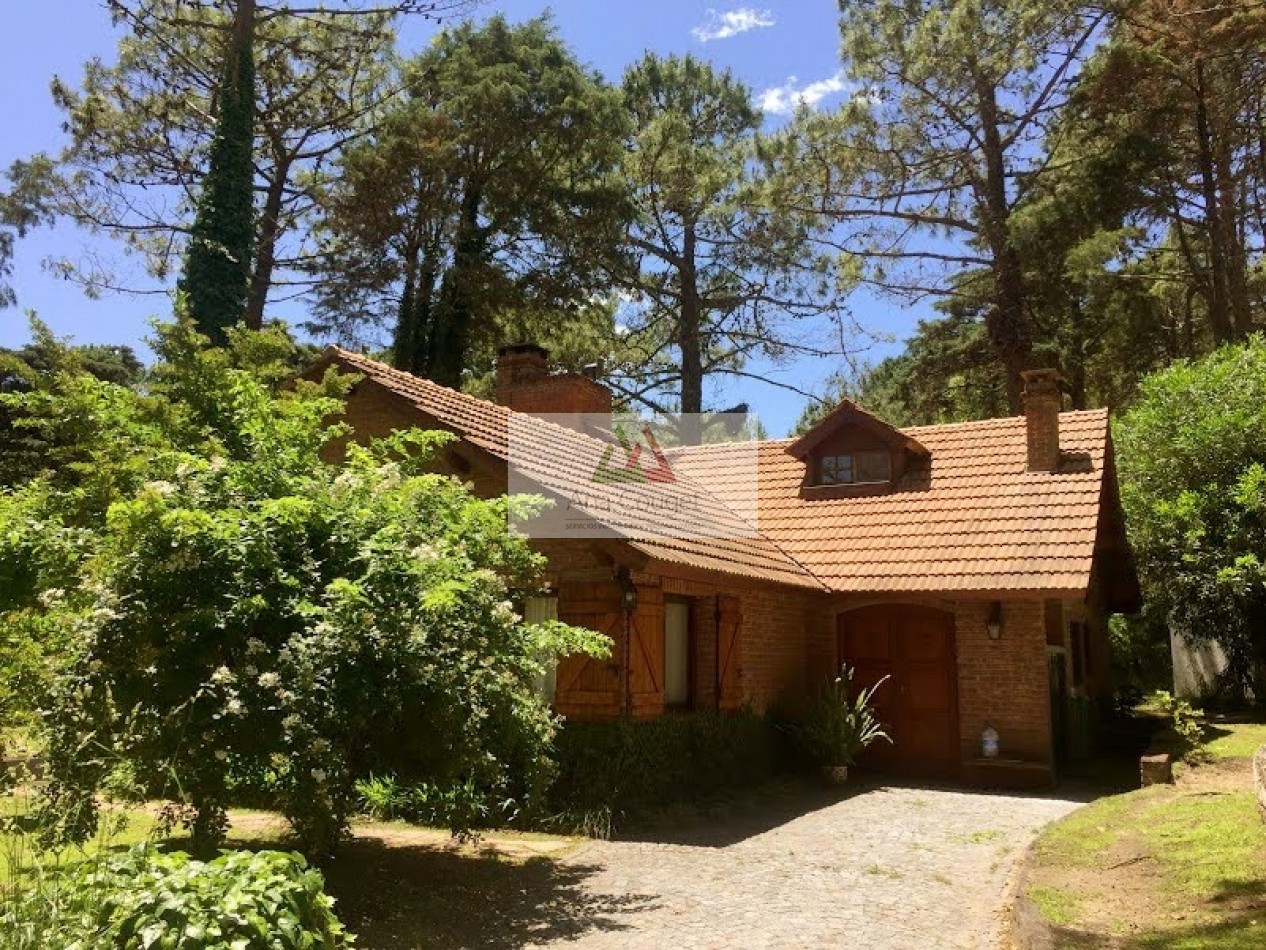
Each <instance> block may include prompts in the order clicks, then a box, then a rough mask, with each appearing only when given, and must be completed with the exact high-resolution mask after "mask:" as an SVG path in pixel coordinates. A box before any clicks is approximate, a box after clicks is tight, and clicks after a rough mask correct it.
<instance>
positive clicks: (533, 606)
mask: <svg viewBox="0 0 1266 950" xmlns="http://www.w3.org/2000/svg"><path fill="white" fill-rule="evenodd" d="M523 619H524V621H526V622H527V623H544V622H545V621H547V620H557V619H558V597H556V596H552V595H551V596H548V597H529V598H527V600H525V601H524V602H523ZM557 689H558V657H556V656H551V657H546V658H545V672H544V673H542V674H541V675H540V676H538V677H537V678H536V692H537V695H539V696H540V697H541V698H542V699H543V700H545V701H546V702H547V703H552V702H554V693H555V692H556V691H557Z"/></svg>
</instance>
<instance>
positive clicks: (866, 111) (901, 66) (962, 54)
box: [786, 0, 1106, 410]
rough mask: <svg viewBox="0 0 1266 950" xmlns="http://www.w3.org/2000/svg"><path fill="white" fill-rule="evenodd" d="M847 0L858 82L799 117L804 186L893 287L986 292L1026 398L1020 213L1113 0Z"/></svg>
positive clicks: (1015, 398) (940, 293)
mask: <svg viewBox="0 0 1266 950" xmlns="http://www.w3.org/2000/svg"><path fill="white" fill-rule="evenodd" d="M840 10H841V30H842V33H843V37H844V57H845V62H846V66H847V69H848V73H849V75H850V77H851V78H852V80H853V81H854V82H855V83H856V84H857V87H858V91H857V94H856V95H855V96H854V97H853V99H852V100H850V101H849V102H848V103H846V104H845V105H844V106H843V107H842V108H840V109H839V110H836V111H835V112H833V113H811V112H809V111H807V110H806V111H804V112H802V114H801V115H800V116H799V117H798V120H797V122H796V123H795V124H794V125H793V126H792V127H791V128H790V129H789V130H788V132H787V134H786V138H787V139H788V141H790V143H791V147H793V148H794V149H795V151H796V154H798V156H799V160H798V161H797V162H796V165H798V166H799V168H800V170H801V179H802V185H801V188H800V189H799V193H798V194H796V195H794V196H793V200H794V201H795V204H796V206H797V207H801V208H803V209H805V210H807V211H808V210H812V211H817V212H818V213H821V214H824V215H826V216H828V217H829V218H830V219H831V220H832V221H834V222H836V224H837V225H838V236H837V241H838V243H839V244H840V246H841V247H843V248H845V249H846V250H848V251H850V252H852V253H854V254H857V255H858V256H859V257H861V258H862V259H866V260H868V261H869V262H870V265H871V266H870V269H869V272H868V275H867V277H868V279H869V280H870V281H871V282H872V283H873V284H874V285H876V286H878V287H880V288H883V289H885V290H887V291H890V292H892V293H895V294H898V295H900V296H903V297H907V298H914V299H921V298H923V297H927V296H929V295H931V296H934V297H937V298H941V299H957V298H959V297H961V296H962V295H963V294H965V293H966V294H969V295H971V296H977V297H985V296H986V295H987V299H988V301H989V303H988V308H987V310H986V312H985V314H984V322H985V328H986V331H987V334H988V339H989V342H990V345H991V347H992V348H993V351H994V354H995V358H996V359H997V360H998V362H999V364H1000V365H1001V367H1002V370H1003V376H1004V380H1005V382H1006V387H1007V398H1008V403H1009V405H1010V407H1011V408H1012V409H1013V410H1018V409H1019V403H1020V380H1019V372H1020V370H1022V369H1024V368H1026V367H1027V366H1028V364H1029V363H1030V359H1031V350H1032V328H1031V321H1030V316H1029V313H1028V309H1027V290H1026V287H1025V274H1024V261H1023V259H1022V257H1021V250H1020V248H1019V247H1018V245H1017V242H1016V239H1015V238H1016V235H1015V226H1014V220H1013V217H1014V212H1015V208H1016V206H1017V204H1018V203H1019V202H1020V201H1022V200H1023V199H1024V197H1025V195H1026V194H1027V193H1028V191H1029V190H1031V189H1032V188H1034V187H1035V186H1036V185H1037V184H1038V183H1039V182H1040V181H1041V180H1042V178H1043V177H1044V176H1045V175H1046V174H1048V173H1049V171H1050V166H1049V165H1048V164H1047V163H1046V162H1045V160H1044V154H1043V143H1044V140H1045V138H1046V136H1047V132H1048V130H1049V128H1050V125H1051V123H1052V121H1053V119H1054V118H1055V117H1056V116H1057V115H1058V113H1059V110H1060V109H1061V107H1062V106H1063V104H1064V102H1065V101H1066V99H1067V96H1068V91H1069V84H1070V81H1071V80H1072V79H1073V78H1074V77H1075V76H1076V75H1077V73H1078V71H1079V69H1080V67H1081V65H1082V64H1083V62H1084V60H1085V58H1086V56H1087V55H1088V54H1089V53H1090V51H1091V50H1092V49H1093V45H1094V43H1093V41H1094V38H1095V36H1096V35H1097V32H1098V30H1099V29H1100V27H1101V24H1102V23H1103V19H1104V17H1105V16H1106V14H1105V13H1103V12H1096V11H1093V10H1091V9H1090V8H1088V7H1087V6H1085V5H1084V4H1078V3H1070V2H1057V3H1046V2H1041V3H1038V2H1021V3H1015V2H1008V3H998V2H981V0H934V2H929V3H921V4H909V3H904V2H901V0H863V2H857V3H853V2H849V3H844V2H841V4H840ZM969 276H970V277H971V278H974V280H969ZM986 277H987V283H984V284H981V286H979V287H977V286H973V284H974V283H976V282H978V281H981V280H982V279H983V278H986Z"/></svg>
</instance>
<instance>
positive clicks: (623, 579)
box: [617, 567, 637, 613]
mask: <svg viewBox="0 0 1266 950" xmlns="http://www.w3.org/2000/svg"><path fill="white" fill-rule="evenodd" d="M617 579H618V580H619V582H620V606H621V607H623V608H624V609H625V610H626V611H628V612H629V613H632V612H633V611H635V610H637V585H636V584H634V583H633V578H631V577H630V576H629V569H628V568H627V567H622V568H620V573H619V575H617Z"/></svg>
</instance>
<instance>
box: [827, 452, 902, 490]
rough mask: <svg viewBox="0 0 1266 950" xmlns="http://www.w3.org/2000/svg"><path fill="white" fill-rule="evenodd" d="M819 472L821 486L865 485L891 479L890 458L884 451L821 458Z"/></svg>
mask: <svg viewBox="0 0 1266 950" xmlns="http://www.w3.org/2000/svg"><path fill="white" fill-rule="evenodd" d="M819 471H820V473H821V477H820V479H819V482H820V484H823V485H866V484H872V483H874V482H886V481H890V480H891V479H892V456H891V455H890V454H889V453H888V452H886V451H880V452H854V453H852V454H851V455H827V456H825V457H823V459H822V461H821V463H820V468H819Z"/></svg>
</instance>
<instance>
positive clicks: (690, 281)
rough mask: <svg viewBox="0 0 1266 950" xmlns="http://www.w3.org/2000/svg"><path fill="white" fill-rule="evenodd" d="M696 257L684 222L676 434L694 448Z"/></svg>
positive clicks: (699, 353) (698, 313)
mask: <svg viewBox="0 0 1266 950" xmlns="http://www.w3.org/2000/svg"><path fill="white" fill-rule="evenodd" d="M696 254H697V243H696V236H695V225H694V222H693V221H687V222H686V225H685V229H684V231H683V236H682V244H681V257H682V267H681V272H680V279H681V314H680V316H679V317H678V320H677V347H678V349H679V350H680V351H681V401H680V406H679V409H680V424H679V426H678V435H679V437H680V438H681V443H682V445H698V444H699V443H700V442H701V441H702V440H703V427H702V426H701V424H700V414H701V413H702V412H703V341H702V340H701V339H700V328H701V326H702V323H703V312H702V301H701V300H700V298H699V272H698V269H697V267H696V261H695V256H696Z"/></svg>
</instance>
